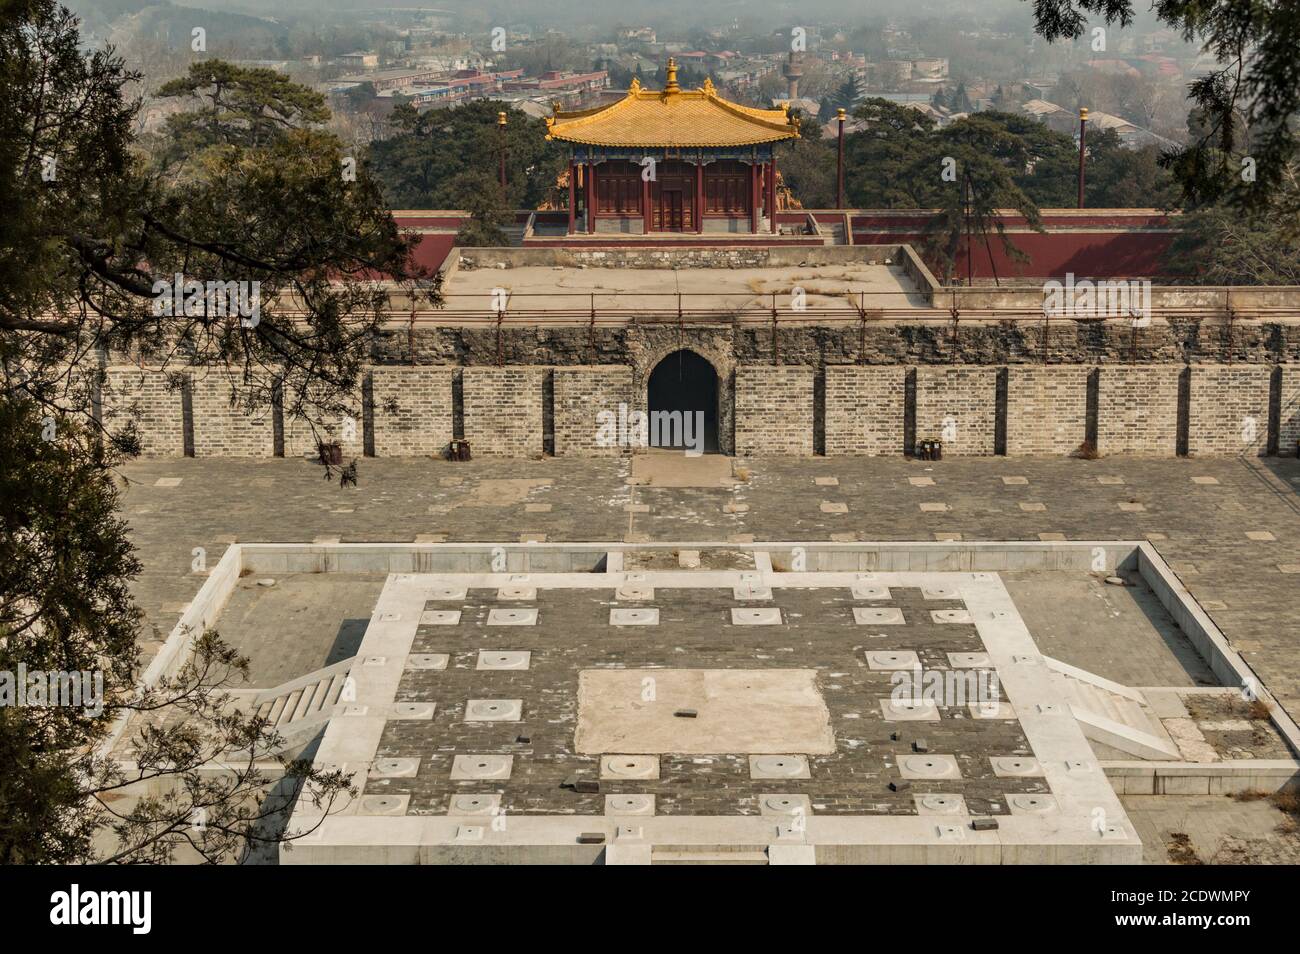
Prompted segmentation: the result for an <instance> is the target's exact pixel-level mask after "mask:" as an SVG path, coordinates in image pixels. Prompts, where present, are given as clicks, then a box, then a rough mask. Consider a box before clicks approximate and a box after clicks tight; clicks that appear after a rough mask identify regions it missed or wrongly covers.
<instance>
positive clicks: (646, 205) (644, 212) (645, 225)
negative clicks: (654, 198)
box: [641, 176, 653, 235]
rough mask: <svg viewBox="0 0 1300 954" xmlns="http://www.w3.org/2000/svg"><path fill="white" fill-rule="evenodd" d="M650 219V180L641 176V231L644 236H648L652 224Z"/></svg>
mask: <svg viewBox="0 0 1300 954" xmlns="http://www.w3.org/2000/svg"><path fill="white" fill-rule="evenodd" d="M652 221H653V220H652V219H651V217H650V180H649V179H647V178H645V177H644V176H642V178H641V231H642V232H644V233H645V234H646V235H649V234H650V231H651V229H650V226H651V223H652Z"/></svg>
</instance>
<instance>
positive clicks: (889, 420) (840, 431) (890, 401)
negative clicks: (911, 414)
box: [825, 365, 907, 457]
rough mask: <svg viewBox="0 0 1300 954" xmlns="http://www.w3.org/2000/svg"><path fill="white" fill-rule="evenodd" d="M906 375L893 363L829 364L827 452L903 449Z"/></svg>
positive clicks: (874, 452)
mask: <svg viewBox="0 0 1300 954" xmlns="http://www.w3.org/2000/svg"><path fill="white" fill-rule="evenodd" d="M906 377H907V369H906V368H903V367H898V366H886V365H879V366H872V365H830V366H828V367H827V368H826V417H825V420H826V456H827V457H837V456H841V455H847V454H865V455H868V456H872V457H876V456H885V455H895V454H902V453H903V450H904V447H903V403H904V397H905V394H904V390H905V382H906Z"/></svg>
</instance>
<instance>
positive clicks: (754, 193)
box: [749, 162, 760, 235]
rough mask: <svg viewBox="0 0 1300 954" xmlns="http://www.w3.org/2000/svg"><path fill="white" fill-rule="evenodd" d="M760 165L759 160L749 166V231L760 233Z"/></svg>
mask: <svg viewBox="0 0 1300 954" xmlns="http://www.w3.org/2000/svg"><path fill="white" fill-rule="evenodd" d="M759 169H760V166H759V164H758V163H757V162H753V163H750V166H749V231H750V232H751V233H752V234H754V235H757V234H758V223H759V218H758V177H759Z"/></svg>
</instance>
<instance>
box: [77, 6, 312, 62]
mask: <svg viewBox="0 0 1300 954" xmlns="http://www.w3.org/2000/svg"><path fill="white" fill-rule="evenodd" d="M61 2H62V3H63V4H64V6H66V7H67V8H68V9H69V10H71V11H73V12H74V13H76V14H77V16H79V17H80V18H81V24H82V29H81V32H82V36H83V37H84V38H86V39H87V40H88V41H90V42H93V43H96V44H98V43H103V42H112V43H113V44H114V45H116V46H118V47H125V46H129V45H130V44H131V43H132V42H134V41H136V40H160V41H168V42H172V43H181V42H184V43H186V44H188V43H189V37H190V31H192V30H193V29H194V28H195V27H202V28H203V29H205V30H206V31H207V33H208V43H209V50H210V51H212V52H216V51H217V50H219V49H222V48H224V49H227V50H231V49H238V50H247V51H249V52H248V53H247V54H246V55H259V54H258V52H254V51H260V53H261V54H264V55H272V54H273V52H274V45H275V44H276V42H278V41H279V40H281V39H282V38H283V36H284V35H285V32H286V28H285V27H284V26H282V25H281V24H278V23H275V22H273V21H271V20H267V19H264V18H262V17H257V16H250V15H248V14H245V13H233V12H226V11H223V10H218V9H211V8H208V7H204V6H198V5H182V4H177V3H171V2H169V0H61Z"/></svg>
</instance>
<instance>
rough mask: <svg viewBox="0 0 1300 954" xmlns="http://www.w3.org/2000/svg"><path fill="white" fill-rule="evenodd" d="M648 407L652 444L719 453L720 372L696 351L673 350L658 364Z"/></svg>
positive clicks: (652, 374)
mask: <svg viewBox="0 0 1300 954" xmlns="http://www.w3.org/2000/svg"><path fill="white" fill-rule="evenodd" d="M646 409H647V410H648V411H649V418H650V420H649V426H650V435H649V436H650V444H651V446H653V447H676V448H684V449H686V450H694V451H702V452H703V453H706V454H716V453H717V452H718V375H717V372H716V371H714V370H713V365H711V364H710V363H709V362H708V361H706V360H705V359H704V358H702V357H700V356H699V355H698V354H696V353H695V352H694V351H687V350H682V351H674V352H673V353H672V354H670V355H668V356H667V357H665V358H664V359H663V360H662V361H660V362H659V363H658V364H657V365H655V368H654V370H653V371H651V372H650V379H649V381H648V382H647V386H646Z"/></svg>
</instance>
